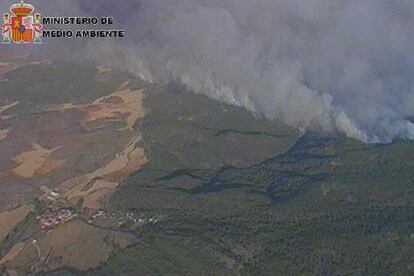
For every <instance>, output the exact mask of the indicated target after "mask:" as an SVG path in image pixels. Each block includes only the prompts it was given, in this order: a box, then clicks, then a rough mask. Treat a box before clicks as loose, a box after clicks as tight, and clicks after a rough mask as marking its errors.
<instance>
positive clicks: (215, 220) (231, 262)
mask: <svg viewBox="0 0 414 276" xmlns="http://www.w3.org/2000/svg"><path fill="white" fill-rule="evenodd" d="M88 70H90V69H84V68H82V67H76V66H73V65H67V64H66V65H65V64H64V65H47V66H45V65H42V66H30V67H27V68H21V69H18V70H16V71H14V72H11V73H9V74H8V76H7V77H8V78H9V81H7V82H3V83H1V86H0V87H1V88H0V89H1V90H0V96H1V98H7V99H9V100H11V101H20V102H21V104H19V105H17V106H16V107H15V108H13V109H11V110H10V112H16V110H18V112H23V113H24V112H35V111H36V105H42V104H43V103H44V102H46V103H47V104H50V103H52V104H62V103H66V102H72V103H82V102H86V101H88V100H90V99H94V98H96V96H97V95H98V96H100V95H105V94H107V93H108V92H110V91H112V90H113V89H114V88H115V87H116V86H118V85H119V84H120V83H121V81H120V79H125V76H119V75H115V76H113V77H102V76H99V77H97V76H96V72H95V71H93V70H90V71H88ZM33 73H35V74H36V76H37V75H38V76H39V77H38V81H37V82H36V84H34V83H33V87H32V90H30V91H27V90H24V89H22V88H21V87H24V86H23V84H21V83H20V82H19V81H18V80H21V79H26V78H27V82H30V83H32V80H30V77H29V76H31V74H33ZM48 82H49V86H48V87H50V82H53V85H52V88H53V89H43V86H44V84H45V83H48ZM25 85H28V84H27V83H26V84H25ZM131 85H132V86H133V87H136V88H142V87H148V91H147V92H146V99H145V107H146V109H147V110H146V111H147V115H146V116H145V118H144V120H143V121H142V122H139V125H137V127H139V128H140V130H141V132H142V135H143V138H144V139H143V140H144V143H145V144H144V146H145V149H146V152H147V154H148V156H149V158H150V162H149V163H148V164H147V165H146V166H145V167H144V168H143V169H141V170H140V171H138V172H136V173H135V174H134V175H132V176H130V177H129V179H128V180H127V181H126V183H124V186H123V188H122V189H121V190H119V191H118V192H117V193H116V194H115V195H114V196H113V198H112V200H111V209H113V210H111V211H116V212H118V211H119V212H129V211H131V212H134V213H137V214H150V216H154V217H159V218H160V221H159V222H158V223H155V224H147V225H144V226H142V227H141V228H138V229H137V230H136V233H137V234H139V235H140V238H141V239H140V242H138V243H137V244H136V245H134V246H132V247H130V248H128V249H126V250H124V251H121V252H120V253H119V254H116V255H115V256H113V257H112V258H111V259H110V260H109V262H108V263H106V264H104V265H103V266H102V267H101V268H99V269H97V270H95V271H89V272H88V273H87V274H89V275H349V274H351V275H392V274H394V275H411V274H414V265H413V264H414V212H413V206H412V202H414V185H413V184H414V183H413V182H414V158H413V156H414V143H412V142H408V141H395V142H394V143H393V144H389V145H366V144H363V143H360V142H357V141H355V140H351V139H346V138H344V137H324V136H321V135H318V134H315V133H307V134H306V135H304V136H302V137H299V136H300V135H299V133H297V132H296V131H295V130H292V129H291V128H288V127H285V126H282V125H280V124H278V123H275V122H269V121H266V120H264V119H262V118H256V117H254V116H253V115H252V114H250V113H248V112H246V111H245V110H243V109H241V108H237V107H232V106H227V105H223V104H220V103H217V102H215V101H212V100H210V99H208V98H207V97H205V96H202V95H195V94H191V93H182V92H175V91H169V92H166V89H167V88H162V87H157V86H149V85H148V84H145V83H143V82H140V81H135V82H134V83H132V84H131ZM46 98H47V99H48V100H47V101H45V99H46ZM33 103H35V104H33ZM31 220H33V218H30V220H28V221H26V222H25V223H30V221H31ZM123 230H125V231H127V227H125V229H123ZM24 234H25V233H23V232H20V231H18V232H17V236H16V237H19V238H23V237H24ZM77 274H78V273H76V272H71V271H67V270H65V271H57V272H54V273H52V275H77Z"/></svg>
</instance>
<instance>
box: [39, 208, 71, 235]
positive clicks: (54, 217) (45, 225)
mask: <svg viewBox="0 0 414 276" xmlns="http://www.w3.org/2000/svg"><path fill="white" fill-rule="evenodd" d="M74 216H75V214H74V213H73V211H72V210H70V209H60V210H58V211H47V212H46V213H44V214H42V215H41V216H39V217H38V220H39V225H40V228H41V229H42V230H46V229H50V228H53V227H55V226H57V225H59V224H63V223H65V222H67V221H69V220H71V219H72V218H73V217H74Z"/></svg>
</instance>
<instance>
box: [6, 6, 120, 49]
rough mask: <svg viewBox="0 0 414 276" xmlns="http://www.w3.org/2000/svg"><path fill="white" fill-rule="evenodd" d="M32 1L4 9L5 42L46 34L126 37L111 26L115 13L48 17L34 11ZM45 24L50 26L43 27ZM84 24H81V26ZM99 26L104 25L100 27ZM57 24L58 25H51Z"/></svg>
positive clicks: (31, 39) (27, 41) (25, 40)
mask: <svg viewBox="0 0 414 276" xmlns="http://www.w3.org/2000/svg"><path fill="white" fill-rule="evenodd" d="M34 10H35V8H34V7H33V5H30V4H28V3H25V2H24V1H21V2H20V3H16V4H14V5H12V6H11V7H10V12H11V13H12V14H9V13H8V12H5V13H3V22H2V24H1V30H2V44H11V43H15V44H30V43H33V44H42V42H43V41H42V40H43V39H44V38H48V39H49V38H51V39H71V38H87V39H105V38H107V39H113V38H123V37H125V30H122V29H116V28H115V29H111V28H110V26H114V25H115V20H114V18H113V17H110V16H109V17H108V16H102V17H90V16H84V17H82V16H70V17H47V16H46V17H45V16H41V15H40V13H34ZM45 26H47V27H49V28H46V29H45V28H44V27H45ZM80 26H81V27H80ZM99 26H105V27H102V28H99ZM50 27H57V29H50Z"/></svg>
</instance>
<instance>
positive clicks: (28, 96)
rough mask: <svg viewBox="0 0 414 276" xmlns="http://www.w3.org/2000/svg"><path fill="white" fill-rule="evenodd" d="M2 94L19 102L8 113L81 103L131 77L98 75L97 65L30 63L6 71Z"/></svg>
mask: <svg viewBox="0 0 414 276" xmlns="http://www.w3.org/2000/svg"><path fill="white" fill-rule="evenodd" d="M5 78H6V79H7V80H8V81H6V82H2V83H0V98H1V99H7V100H9V101H12V102H17V101H18V102H19V104H18V105H16V106H15V107H13V108H11V109H9V110H7V111H6V112H5V114H13V113H23V114H27V113H32V112H38V111H40V110H42V109H44V107H48V106H50V105H61V104H65V103H73V104H81V103H87V102H90V101H92V100H95V99H96V98H98V97H101V96H105V95H107V94H109V93H111V92H113V91H114V90H115V89H116V88H117V87H118V86H119V85H120V84H121V83H122V80H125V79H127V77H123V76H121V75H120V74H116V73H114V74H108V75H98V74H97V71H96V70H95V69H94V68H90V67H88V66H80V65H73V64H61V63H60V64H51V65H28V66H24V67H21V68H18V69H16V70H14V71H12V72H9V73H7V74H6V76H5Z"/></svg>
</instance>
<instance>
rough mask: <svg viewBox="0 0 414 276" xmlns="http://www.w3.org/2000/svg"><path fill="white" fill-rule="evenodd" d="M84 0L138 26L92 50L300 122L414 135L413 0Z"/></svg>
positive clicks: (359, 132)
mask: <svg viewBox="0 0 414 276" xmlns="http://www.w3.org/2000/svg"><path fill="white" fill-rule="evenodd" d="M49 2H50V1H49ZM78 3H79V8H80V9H82V12H83V13H95V14H99V15H115V16H116V17H117V18H118V19H119V18H121V17H122V18H123V19H122V22H121V23H120V25H121V26H122V27H124V28H126V29H127V36H128V38H127V39H126V40H123V41H119V40H116V41H112V43H108V44H103V43H102V42H101V41H97V42H96V43H91V44H90V45H89V46H90V47H89V49H91V51H90V54H91V55H99V56H105V57H107V58H108V61H110V62H111V63H112V64H117V65H119V66H124V67H126V68H128V69H129V70H131V71H132V72H135V73H137V74H141V75H142V76H144V77H147V78H150V79H151V80H153V81H156V82H168V81H171V80H175V81H181V82H182V83H184V84H185V85H187V86H188V87H189V88H190V89H192V90H194V91H196V92H199V93H204V94H207V95H209V96H211V97H213V98H216V99H219V100H222V101H226V102H228V103H232V104H236V105H240V106H244V107H246V108H248V109H249V110H252V111H254V112H257V113H260V114H263V115H264V116H266V117H268V118H275V119H279V120H282V121H284V122H285V123H287V124H289V125H292V126H298V127H304V128H311V129H317V130H321V131H326V132H333V131H339V132H341V133H344V134H346V135H347V136H349V137H353V138H357V139H360V140H364V141H369V142H389V141H391V140H392V139H394V138H397V137H401V138H409V139H414V124H413V123H412V122H411V121H410V118H411V120H412V118H413V117H414V1H412V0H393V1H388V0H364V1H361V0H347V1H344V0H306V1H304V0H254V1H253V0H141V1H137V0H135V1H132V0H130V1H129V0H124V1H119V2H115V1H109V0H99V1H96V2H95V1H93V3H89V4H82V3H81V2H78ZM98 49H99V51H98ZM102 54H103V55H102Z"/></svg>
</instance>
